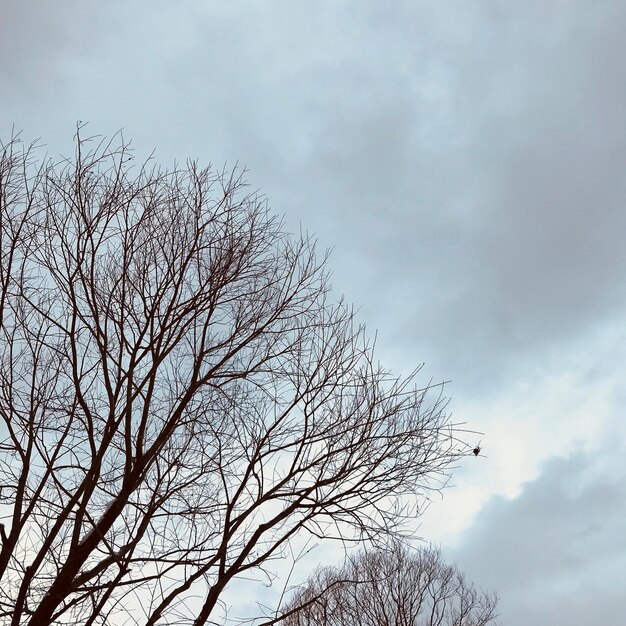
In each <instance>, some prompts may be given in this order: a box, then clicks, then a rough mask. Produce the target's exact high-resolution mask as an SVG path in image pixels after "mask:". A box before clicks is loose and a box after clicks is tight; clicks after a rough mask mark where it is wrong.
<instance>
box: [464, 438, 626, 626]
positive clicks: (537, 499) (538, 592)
mask: <svg viewBox="0 0 626 626" xmlns="http://www.w3.org/2000/svg"><path fill="white" fill-rule="evenodd" d="M621 452H622V454H623V453H624V450H622V451H621ZM614 453H615V450H612V449H602V450H599V451H597V452H596V453H595V454H594V455H585V454H583V453H577V454H573V455H571V456H570V457H568V458H555V459H552V460H551V461H549V462H548V463H546V464H545V465H544V467H543V471H542V472H541V475H540V476H539V477H538V478H537V479H536V480H534V481H532V482H530V483H527V484H526V485H524V487H523V490H522V492H521V494H520V495H519V496H518V497H516V498H515V499H513V500H506V499H503V498H493V499H492V500H491V501H490V502H489V503H488V504H487V505H486V506H485V507H484V508H483V509H482V510H481V512H480V513H479V515H478V516H477V518H476V519H475V521H474V523H473V524H472V526H471V527H470V528H469V529H468V530H467V531H466V532H465V534H464V535H463V537H462V539H461V543H460V548H459V549H458V550H457V551H456V552H454V553H453V554H452V556H453V557H454V558H455V559H456V560H457V562H458V564H459V566H460V567H461V568H462V569H463V570H464V571H465V572H466V573H467V574H468V576H469V577H470V578H472V579H473V580H474V581H475V582H476V583H477V584H480V585H483V586H485V587H486V588H491V589H493V590H496V591H498V592H499V594H500V596H501V612H502V623H505V624H508V625H509V626H516V625H517V624H519V625H520V626H521V625H522V624H524V625H525V624H529V623H532V624H545V625H546V626H547V625H550V626H560V625H563V626H565V625H567V626H577V625H579V624H580V625H581V626H583V625H587V624H597V623H608V624H619V623H621V622H622V621H623V618H622V616H623V614H624V611H626V598H625V597H624V595H623V585H622V575H621V574H620V572H623V571H624V567H625V566H626V537H625V535H624V532H623V520H624V519H625V518H626V487H625V486H624V485H625V483H624V479H625V478H626V475H625V472H624V468H623V466H622V465H616V464H614V463H613V464H612V463H607V462H606V461H607V459H611V458H612V457H613V455H614Z"/></svg>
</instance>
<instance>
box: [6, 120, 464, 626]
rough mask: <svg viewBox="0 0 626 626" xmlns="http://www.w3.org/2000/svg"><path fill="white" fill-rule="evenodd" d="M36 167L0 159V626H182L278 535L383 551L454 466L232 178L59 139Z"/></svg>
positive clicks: (210, 610)
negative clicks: (374, 543) (377, 540)
mask: <svg viewBox="0 0 626 626" xmlns="http://www.w3.org/2000/svg"><path fill="white" fill-rule="evenodd" d="M38 154H39V150H38V148H37V147H36V146H33V145H31V146H30V147H28V146H24V145H23V144H22V143H21V142H20V141H19V140H18V139H16V138H14V139H12V140H11V141H10V142H9V143H7V144H5V145H2V151H1V156H0V237H1V239H0V245H1V250H0V257H1V275H0V281H1V284H0V322H1V327H0V485H1V488H0V516H1V521H2V527H1V529H2V530H1V533H0V538H1V541H2V546H1V551H0V620H3V623H10V624H11V625H12V626H17V625H18V624H29V625H30V626H42V625H44V624H51V623H54V624H86V625H87V624H89V625H90V624H105V623H106V624H115V623H124V624H130V623H137V624H145V625H153V624H169V623H176V624H186V623H189V624H195V625H201V624H206V623H208V622H209V621H210V620H215V619H216V616H217V614H218V612H219V610H220V606H219V601H220V596H221V595H222V593H223V591H224V589H225V587H226V586H227V585H228V584H229V582H230V581H232V580H233V579H234V578H236V577H237V576H241V575H242V574H245V573H247V572H254V571H259V570H261V569H262V570H263V571H265V570H266V569H267V568H268V566H269V563H270V562H271V560H272V559H275V558H280V557H281V555H282V554H283V553H284V550H285V548H286V546H287V545H288V543H289V541H290V540H291V539H292V538H294V537H295V536H296V535H299V534H304V533H309V534H312V535H315V536H317V537H320V538H324V537H329V536H341V537H343V538H344V539H345V540H357V539H361V538H366V537H371V536H376V535H379V534H380V533H383V534H384V533H389V532H391V531H392V530H393V529H394V528H395V527H396V526H397V525H398V523H399V522H400V520H401V517H402V515H403V514H406V515H412V514H414V513H415V511H414V510H413V508H414V505H415V506H417V505H419V502H420V500H419V498H418V499H415V496H416V495H417V496H419V495H420V494H421V495H422V496H423V495H424V494H425V492H426V490H429V489H437V488H439V487H440V486H441V484H442V481H443V480H445V477H446V472H447V471H448V469H449V467H450V463H451V462H453V461H454V460H455V459H456V458H457V457H458V456H459V455H460V454H461V453H463V454H465V453H467V451H468V449H469V448H467V446H463V449H462V452H461V451H459V445H458V443H457V441H456V439H455V433H456V432H457V431H456V430H455V429H454V427H453V426H452V425H451V424H450V423H449V420H448V417H447V416H446V415H445V413H444V402H443V401H442V398H441V395H440V393H439V390H438V389H437V388H435V389H434V391H433V390H432V389H431V388H429V387H428V386H426V387H424V388H417V387H416V386H415V383H414V382H413V380H414V377H409V378H408V379H398V378H394V377H393V376H392V375H391V374H390V373H388V372H387V371H386V370H384V369H383V368H382V367H381V366H379V365H378V364H377V362H376V361H375V358H374V355H373V350H372V343H371V342H370V341H369V340H368V339H367V337H366V336H365V334H364V330H363V328H361V327H357V326H356V325H355V322H354V316H353V312H352V310H351V309H350V308H349V307H348V306H346V304H345V303H344V302H342V301H335V300H333V297H332V296H331V294H330V293H329V287H328V280H327V273H326V271H325V262H326V257H325V256H324V257H322V258H318V257H317V256H316V254H315V250H314V242H313V241H312V240H311V239H310V238H309V237H307V236H303V235H301V236H291V235H289V234H288V233H286V232H285V230H284V227H283V225H282V223H281V221H280V220H278V219H277V218H275V217H274V216H273V215H272V214H271V213H270V212H269V211H268V209H267V207H266V205H265V203H264V202H263V200H262V199H260V198H259V197H257V196H256V195H255V194H250V193H248V192H247V190H246V186H245V184H244V181H243V179H242V175H241V172H239V171H238V170H237V169H235V170H232V171H226V170H224V171H215V170H214V169H211V168H207V169H203V168H200V167H198V166H197V165H196V164H195V163H189V164H188V165H187V166H186V167H184V168H175V169H174V170H171V171H167V170H163V169H160V168H158V167H157V166H154V165H152V164H151V163H152V162H151V161H150V160H148V161H147V162H145V163H143V164H139V165H134V162H133V160H132V153H131V152H130V151H129V147H128V145H127V144H125V143H124V141H123V140H122V139H121V138H120V136H119V135H118V136H116V137H114V138H113V139H112V140H102V139H94V138H90V139H84V138H81V136H80V128H79V129H78V132H77V136H76V142H75V155H74V157H73V158H72V159H68V160H66V161H64V162H61V163H54V162H51V161H47V160H45V159H44V160H40V159H38ZM412 507H413V508H412Z"/></svg>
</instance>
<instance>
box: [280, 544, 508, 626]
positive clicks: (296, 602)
mask: <svg viewBox="0 0 626 626" xmlns="http://www.w3.org/2000/svg"><path fill="white" fill-rule="evenodd" d="M496 606H497V597H496V595H495V594H489V593H486V592H483V591H479V590H477V589H476V588H475V587H474V586H473V585H472V584H470V583H468V582H467V581H466V580H465V577H464V576H463V574H462V573H461V572H460V571H459V570H458V569H457V568H456V567H451V566H449V565H446V564H445V563H444V562H443V560H442V558H441V554H440V552H439V551H438V550H434V549H432V548H420V549H418V550H415V551H412V550H411V549H409V548H407V547H406V546H403V545H402V544H401V543H399V542H397V541H395V542H393V543H392V547H391V548H390V549H388V550H377V551H374V552H360V553H359V554H358V555H357V556H355V557H352V558H349V559H347V561H346V563H345V564H344V566H343V567H341V568H326V569H321V570H319V571H317V572H316V573H315V574H314V575H313V576H312V577H311V578H310V579H309V581H308V583H307V584H306V585H305V586H304V587H302V588H300V589H299V590H298V591H297V592H296V593H295V594H294V595H293V597H292V598H291V599H290V601H289V603H288V604H287V605H286V606H285V607H284V609H283V611H282V615H283V618H282V620H281V621H282V623H283V624H284V626H487V625H488V624H494V623H495V622H494V620H495V618H496V617H497V614H496Z"/></svg>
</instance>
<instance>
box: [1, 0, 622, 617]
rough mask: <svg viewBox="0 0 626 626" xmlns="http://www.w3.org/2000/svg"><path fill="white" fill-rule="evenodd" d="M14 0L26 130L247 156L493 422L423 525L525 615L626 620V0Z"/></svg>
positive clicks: (398, 350)
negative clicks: (80, 127) (86, 132)
mask: <svg viewBox="0 0 626 626" xmlns="http://www.w3.org/2000/svg"><path fill="white" fill-rule="evenodd" d="M0 7H1V9H0V11H1V12H0V85H2V87H1V90H2V97H1V98H0V136H1V137H2V138H4V139H6V138H8V136H9V135H10V133H11V128H12V126H13V125H14V126H15V127H16V128H17V129H22V130H23V136H24V138H25V139H34V138H36V137H41V138H42V140H43V141H44V142H45V143H46V145H47V149H48V150H49V152H50V153H51V154H53V155H54V154H59V153H63V154H68V153H70V151H71V139H72V134H73V132H74V129H75V125H76V122H77V120H82V121H88V122H89V129H90V130H91V131H92V132H94V133H105V134H110V133H113V132H115V131H116V130H118V129H119V128H121V127H123V128H124V133H125V136H126V137H128V138H132V140H133V144H134V145H135V146H136V148H137V150H138V151H139V152H141V153H147V152H150V151H151V150H152V149H153V148H156V156H157V159H158V160H159V161H160V162H163V163H165V164H170V163H172V162H173V161H174V159H178V160H184V159H185V158H187V157H194V158H198V159H199V160H200V161H202V162H205V163H208V162H213V163H216V164H222V163H224V162H228V163H231V164H234V163H235V162H237V161H238V162H240V163H242V164H245V165H246V166H247V167H248V168H249V176H248V179H249V181H250V183H251V184H252V185H253V186H254V187H258V188H259V189H261V190H262V191H263V192H264V193H265V194H266V195H267V197H268V200H269V203H270V205H271V206H272V208H273V209H274V210H275V211H276V212H277V213H280V214H284V215H285V217H286V221H287V224H288V225H289V227H290V228H291V229H293V230H294V231H295V230H298V229H299V228H300V226H302V227H303V228H304V229H305V230H308V231H310V232H312V233H315V234H316V235H317V237H318V239H319V242H320V246H321V247H323V248H326V247H333V248H334V252H333V255H332V257H331V263H330V265H331V269H332V271H333V285H334V288H335V290H336V293H337V294H338V295H339V294H341V293H344V294H346V296H347V297H348V299H349V300H351V301H353V302H354V303H355V304H356V305H357V306H359V307H360V314H359V315H360V319H361V320H362V321H364V322H366V323H367V325H368V327H369V328H370V329H371V330H372V332H373V331H374V330H377V331H378V347H379V354H380V356H381V359H382V360H383V362H384V363H385V365H386V366H388V367H390V368H392V369H394V370H396V371H399V372H407V371H409V370H411V369H412V368H413V367H414V366H415V365H417V364H419V363H422V362H425V363H426V365H425V367H424V370H423V372H424V376H425V377H426V378H430V377H433V379H434V380H441V379H446V380H451V381H452V383H451V384H450V385H449V386H448V394H449V395H450V396H451V398H452V403H451V408H452V410H453V413H454V417H455V418H456V419H457V420H458V421H467V422H468V425H469V427H471V428H473V429H475V430H478V431H482V432H484V433H485V434H484V435H480V436H479V437H477V438H478V439H479V440H480V441H481V445H482V447H483V450H484V457H482V458H478V459H470V460H468V462H466V463H464V464H463V466H462V467H460V468H459V470H458V471H457V473H456V474H455V477H454V481H453V482H454V485H455V486H454V487H453V488H452V489H450V490H448V491H447V492H446V493H445V495H444V498H443V500H441V501H434V502H433V503H432V505H431V506H430V507H429V508H428V510H427V511H426V513H425V514H424V515H423V517H422V519H421V526H420V528H419V533H420V534H421V535H422V536H423V537H424V538H425V539H426V540H428V541H433V542H436V543H438V544H441V545H442V546H443V547H444V550H445V551H446V553H447V554H449V555H450V558H454V559H457V560H458V562H459V564H460V565H461V566H462V568H463V569H464V570H465V571H466V573H467V574H468V576H469V577H470V578H473V579H475V580H476V581H477V582H478V583H479V584H481V585H484V586H485V587H488V588H490V589H493V590H495V591H497V592H499V593H500V596H501V612H502V617H501V621H502V623H503V624H507V625H509V626H522V625H524V626H526V625H527V624H529V623H533V624H537V625H544V624H545V625H546V626H560V625H563V626H565V625H567V626H583V625H585V626H588V625H589V624H590V623H606V624H617V623H620V622H622V621H623V617H622V615H623V614H624V612H626V593H625V592H624V588H623V572H624V571H626V541H625V539H624V538H625V537H626V534H625V533H624V523H623V522H624V520H625V519H626V499H625V497H626V493H625V488H624V484H625V483H624V479H626V470H625V466H626V463H624V458H626V437H624V426H623V424H624V416H623V406H624V400H625V399H626V398H625V396H626V390H625V387H624V384H623V381H624V379H625V375H626V341H625V340H626V288H625V287H626V245H624V239H625V235H626V176H625V166H626V123H625V119H624V118H625V114H626V39H625V38H624V32H625V27H626V3H624V2H623V0H615V1H608V0H593V1H591V0H581V1H574V0H570V1H565V0H563V1H558V0H537V1H535V0H524V1H521V2H520V1H510V2H506V1H503V0H491V1H481V0H467V1H450V2H437V1H435V0H433V1H432V2H421V1H418V0H407V1H401V0H396V1H394V2H382V1H374V0H358V1H353V2H347V1H345V2H344V1H340V0H332V1H324V0H316V1H315V2H313V1H300V2H295V1H293V0H281V1H278V0H264V1H256V2H255V1H250V0H248V1H246V2H244V1H243V0H241V1H233V0H228V1H226V0H224V1H222V2H217V1H214V0H197V1H179V2H166V1H157V0H150V1H149V2H148V1H141V2H140V1H133V2H121V1H120V2H116V1H111V2H95V1H94V2H91V1H85V0H81V1H78V0H75V1H57V2H49V1H45V0H39V1H28V2H24V1H23V0H0ZM470 461H471V462H470ZM618 616H619V617H618Z"/></svg>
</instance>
